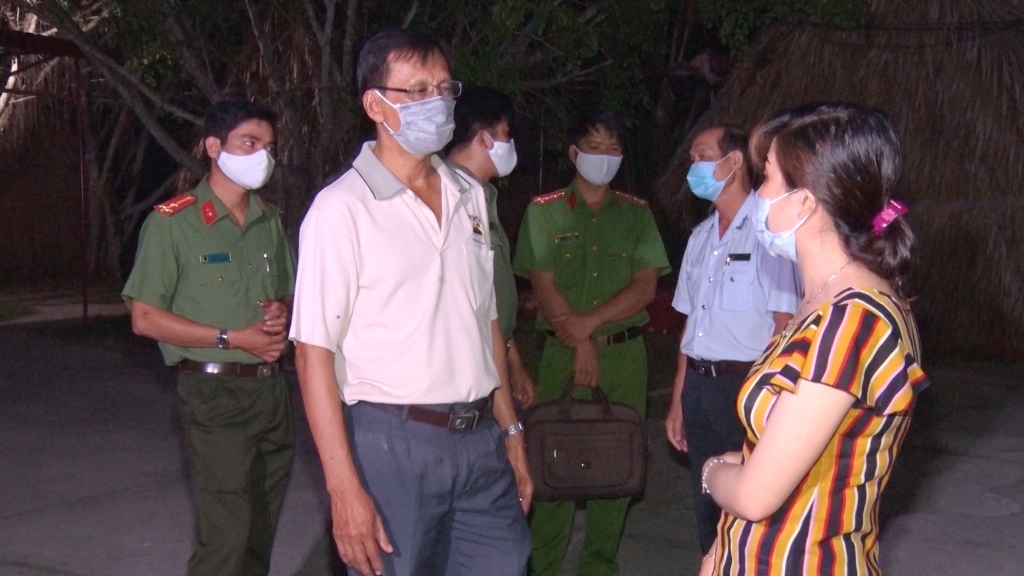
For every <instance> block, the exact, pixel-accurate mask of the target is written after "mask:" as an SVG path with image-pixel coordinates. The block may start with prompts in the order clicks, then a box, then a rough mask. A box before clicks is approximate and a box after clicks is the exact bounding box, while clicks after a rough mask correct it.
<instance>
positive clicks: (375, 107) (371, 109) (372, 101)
mask: <svg viewBox="0 0 1024 576" xmlns="http://www.w3.org/2000/svg"><path fill="white" fill-rule="evenodd" d="M380 107H381V102H380V98H379V97H378V96H377V93H376V92H374V91H372V90H367V91H366V92H363V111H365V112H366V115H367V116H369V117H370V120H373V121H374V122H375V123H377V124H380V123H381V122H383V121H384V112H382V111H381V109H380Z"/></svg>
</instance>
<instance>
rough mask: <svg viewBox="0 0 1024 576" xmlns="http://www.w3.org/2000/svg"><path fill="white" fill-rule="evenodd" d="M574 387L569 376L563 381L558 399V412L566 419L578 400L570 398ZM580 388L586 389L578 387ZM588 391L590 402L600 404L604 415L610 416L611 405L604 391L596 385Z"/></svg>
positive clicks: (574, 384)
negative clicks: (573, 404) (563, 385)
mask: <svg viewBox="0 0 1024 576" xmlns="http://www.w3.org/2000/svg"><path fill="white" fill-rule="evenodd" d="M575 387H576V383H575V382H574V381H573V377H572V376H569V378H568V379H566V381H565V388H564V389H563V390H562V396H561V397H559V399H558V401H559V404H560V406H559V412H561V413H562V415H564V416H565V417H568V416H569V414H571V413H572V403H573V402H574V401H577V400H578V399H577V398H573V396H572V391H573V388H575ZM580 388H586V387H585V386H580ZM589 390H590V396H591V401H592V402H597V403H599V404H601V405H602V407H603V408H604V412H605V414H607V415H609V416H610V415H611V413H612V404H611V402H609V401H608V396H606V395H605V393H604V390H602V389H601V385H600V384H598V385H596V386H594V387H593V388H589Z"/></svg>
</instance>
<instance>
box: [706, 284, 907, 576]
mask: <svg viewBox="0 0 1024 576" xmlns="http://www.w3.org/2000/svg"><path fill="white" fill-rule="evenodd" d="M920 357H921V345H920V342H919V337H918V333H917V326H916V325H915V323H914V319H913V317H912V316H911V314H910V310H909V307H908V306H907V304H906V303H905V302H903V301H901V300H898V299H896V298H893V297H891V296H889V295H887V294H884V293H882V292H879V291H877V290H855V289H847V290H844V291H842V292H840V293H839V294H838V295H837V296H836V298H835V299H833V300H832V301H831V302H830V303H828V304H826V305H825V306H823V307H822V308H820V309H818V310H817V311H815V312H813V313H811V314H810V315H809V316H808V317H807V318H806V319H804V320H803V321H802V322H801V323H800V324H799V325H798V326H797V327H796V328H795V330H794V331H793V332H792V333H787V332H784V333H783V334H782V335H781V336H779V337H776V338H775V339H773V340H772V341H771V343H769V346H768V349H767V350H766V351H765V353H764V354H763V355H762V356H761V358H760V359H759V360H758V361H757V362H756V363H755V364H754V367H753V368H752V369H751V372H750V375H749V376H748V377H747V380H746V382H745V383H744V384H743V388H742V390H741V391H740V395H739V399H738V401H737V409H738V410H739V414H740V416H741V419H742V420H743V423H744V426H745V427H746V429H747V438H746V441H745V442H744V447H743V454H744V456H745V457H749V456H750V454H751V452H752V451H753V450H754V448H755V447H756V446H757V443H758V439H759V438H760V436H761V434H762V433H763V432H764V429H765V425H766V424H767V421H768V418H769V416H770V414H771V410H772V406H773V405H774V404H775V401H776V400H777V399H778V397H779V395H780V394H781V393H783V392H793V391H794V390H795V389H796V384H797V381H798V380H800V379H803V380H806V381H809V382H816V383H820V384H825V385H827V386H832V387H834V388H837V389H840V390H844V391H846V392H849V393H850V394H852V395H853V396H855V397H856V399H857V400H856V401H855V402H854V404H853V406H852V407H851V408H850V411H849V413H848V414H847V415H846V416H845V418H844V419H843V421H842V423H841V424H840V425H839V428H838V429H837V430H836V432H835V433H834V434H833V436H832V438H831V440H830V441H829V443H828V445H827V446H826V447H825V450H824V451H823V452H822V454H821V456H819V457H818V459H817V461H816V462H815V463H814V465H813V466H812V467H811V469H810V470H809V471H808V472H807V475H806V476H805V477H804V478H803V479H802V480H801V481H800V484H799V485H797V487H796V489H795V490H794V491H793V494H791V495H790V497H789V498H788V499H787V500H786V501H785V503H783V505H782V507H780V508H779V510H778V511H776V512H775V513H774V514H773V515H771V516H770V517H768V518H766V519H764V520H762V521H760V522H750V521H747V520H743V519H741V518H738V517H736V516H733V515H731V514H729V513H723V514H722V520H721V521H720V522H719V527H718V536H719V542H720V543H721V553H720V554H719V555H718V558H717V562H718V564H717V566H716V574H727V575H736V576H739V575H743V576H755V575H756V576H796V575H800V576H802V575H812V574H813V575H815V576H817V575H823V574H843V575H845V576H869V575H870V576H875V575H879V574H881V570H880V569H879V566H878V546H877V544H878V503H879V496H880V495H881V492H882V490H883V489H884V488H885V485H886V484H887V483H888V480H889V473H890V472H891V471H892V467H893V463H894V461H895V459H896V456H897V454H898V453H899V450H900V445H901V444H902V443H903V439H904V438H905V437H906V434H907V430H908V428H909V426H910V420H911V414H912V408H913V406H914V397H915V395H916V394H917V393H919V392H920V391H921V389H923V388H924V387H925V386H926V385H927V379H926V377H925V374H924V372H923V371H922V370H921V366H920V364H919V358H920Z"/></svg>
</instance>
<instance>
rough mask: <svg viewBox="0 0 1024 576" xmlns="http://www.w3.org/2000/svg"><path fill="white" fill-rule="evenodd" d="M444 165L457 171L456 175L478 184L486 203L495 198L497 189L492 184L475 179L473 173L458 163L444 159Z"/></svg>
mask: <svg viewBox="0 0 1024 576" xmlns="http://www.w3.org/2000/svg"><path fill="white" fill-rule="evenodd" d="M445 163H446V164H448V166H449V167H451V168H454V169H455V170H457V171H458V172H456V174H459V175H462V174H465V175H466V176H469V177H470V178H472V179H473V181H474V182H476V183H477V184H479V185H480V187H481V188H483V189H484V198H486V199H487V201H488V202H490V201H491V200H493V199H495V198H497V196H498V189H497V188H495V186H494V184H491V183H490V182H484V181H483V180H481V179H479V178H477V177H476V175H475V174H473V172H472V171H471V170H470V169H469V168H466V167H465V166H463V165H462V164H459V163H458V162H456V161H454V160H452V159H451V158H445Z"/></svg>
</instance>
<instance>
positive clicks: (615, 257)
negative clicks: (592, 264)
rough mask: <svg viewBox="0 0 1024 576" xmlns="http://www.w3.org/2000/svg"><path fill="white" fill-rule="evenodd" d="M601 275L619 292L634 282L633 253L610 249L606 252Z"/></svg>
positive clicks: (615, 248)
mask: <svg viewBox="0 0 1024 576" xmlns="http://www.w3.org/2000/svg"><path fill="white" fill-rule="evenodd" d="M601 264H602V269H601V270H600V273H601V274H603V275H604V277H605V279H606V280H607V281H608V282H609V283H610V284H611V285H612V286H613V287H614V289H615V291H616V292H617V291H618V290H619V289H621V288H622V287H623V286H625V285H627V284H629V283H630V282H632V281H633V254H632V251H631V250H629V249H626V248H621V247H612V248H608V249H606V250H605V252H604V258H603V262H602V263H601Z"/></svg>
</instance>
